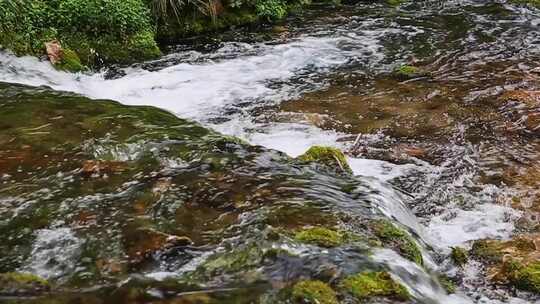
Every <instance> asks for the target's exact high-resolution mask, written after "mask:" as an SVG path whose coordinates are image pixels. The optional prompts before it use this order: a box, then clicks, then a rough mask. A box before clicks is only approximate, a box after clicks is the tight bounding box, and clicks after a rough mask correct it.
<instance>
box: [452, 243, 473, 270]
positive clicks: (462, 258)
mask: <svg viewBox="0 0 540 304" xmlns="http://www.w3.org/2000/svg"><path fill="white" fill-rule="evenodd" d="M450 258H451V259H452V261H453V262H454V264H456V265H457V266H463V265H465V264H467V261H468V259H469V255H468V253H467V250H465V249H464V248H462V247H452V252H451V253H450Z"/></svg>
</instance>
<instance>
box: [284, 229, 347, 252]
mask: <svg viewBox="0 0 540 304" xmlns="http://www.w3.org/2000/svg"><path fill="white" fill-rule="evenodd" d="M294 238H295V239H296V240H298V241H300V242H302V243H308V244H313V245H317V246H320V247H326V248H330V247H337V246H339V245H341V244H343V243H344V241H345V236H344V234H343V233H342V232H338V231H335V230H331V229H328V228H323V227H312V228H306V229H303V230H300V231H298V232H297V233H296V235H295V237H294Z"/></svg>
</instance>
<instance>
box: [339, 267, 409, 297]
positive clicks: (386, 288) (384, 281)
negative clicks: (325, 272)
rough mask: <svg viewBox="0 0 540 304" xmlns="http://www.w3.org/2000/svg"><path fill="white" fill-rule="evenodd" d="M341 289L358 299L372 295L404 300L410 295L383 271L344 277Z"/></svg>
mask: <svg viewBox="0 0 540 304" xmlns="http://www.w3.org/2000/svg"><path fill="white" fill-rule="evenodd" d="M342 286H343V289H344V290H345V291H347V292H348V293H350V294H351V295H352V296H353V297H355V298H357V299H359V300H365V299H369V298H373V297H388V298H392V299H395V300H400V301H406V300H409V299H410V298H411V295H410V294H409V292H408V291H407V288H405V287H404V286H403V285H401V284H399V283H397V282H396V281H394V279H392V277H391V276H390V274H389V273H388V272H385V271H379V272H362V273H359V274H356V275H352V276H349V277H347V278H345V280H343V282H342Z"/></svg>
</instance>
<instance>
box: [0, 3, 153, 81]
mask: <svg viewBox="0 0 540 304" xmlns="http://www.w3.org/2000/svg"><path fill="white" fill-rule="evenodd" d="M6 2H9V1H4V2H1V1H0V20H7V22H6V24H7V25H6V26H5V28H4V29H3V31H0V44H1V45H2V46H3V47H4V48H7V49H10V50H12V51H14V52H15V54H17V55H35V56H40V55H43V54H45V48H44V43H45V42H48V41H51V40H54V39H57V40H59V41H60V43H61V44H62V46H64V48H65V49H70V51H72V52H74V53H70V54H68V57H67V58H66V60H65V62H62V63H61V64H60V65H59V66H58V68H60V69H63V70H69V71H79V70H81V69H82V65H81V64H80V62H82V63H83V64H85V65H88V66H93V64H94V61H95V60H97V59H105V60H103V61H104V63H132V62H136V61H141V60H147V59H152V58H156V57H157V56H159V55H160V52H159V49H158V47H157V44H156V42H155V40H154V26H153V25H152V22H151V19H150V14H149V10H148V8H147V7H146V6H145V3H144V2H143V1H142V0H125V1H124V0H107V1H105V0H89V1H88V0H58V1H42V0H29V1H20V4H19V5H18V6H17V7H15V6H10V5H9V4H7V6H6ZM8 23H9V24H8ZM75 53H76V54H75ZM94 53H98V54H103V58H99V57H96V56H94ZM77 56H78V57H79V58H80V59H81V60H77V59H76V57H77Z"/></svg>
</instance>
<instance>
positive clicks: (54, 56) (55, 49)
mask: <svg viewBox="0 0 540 304" xmlns="http://www.w3.org/2000/svg"><path fill="white" fill-rule="evenodd" d="M45 49H46V51H47V56H48V57H49V60H50V61H51V63H52V64H57V63H60V62H61V61H62V57H63V55H64V51H63V50H62V46H61V45H60V42H59V41H58V40H53V41H50V42H46V43H45Z"/></svg>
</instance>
